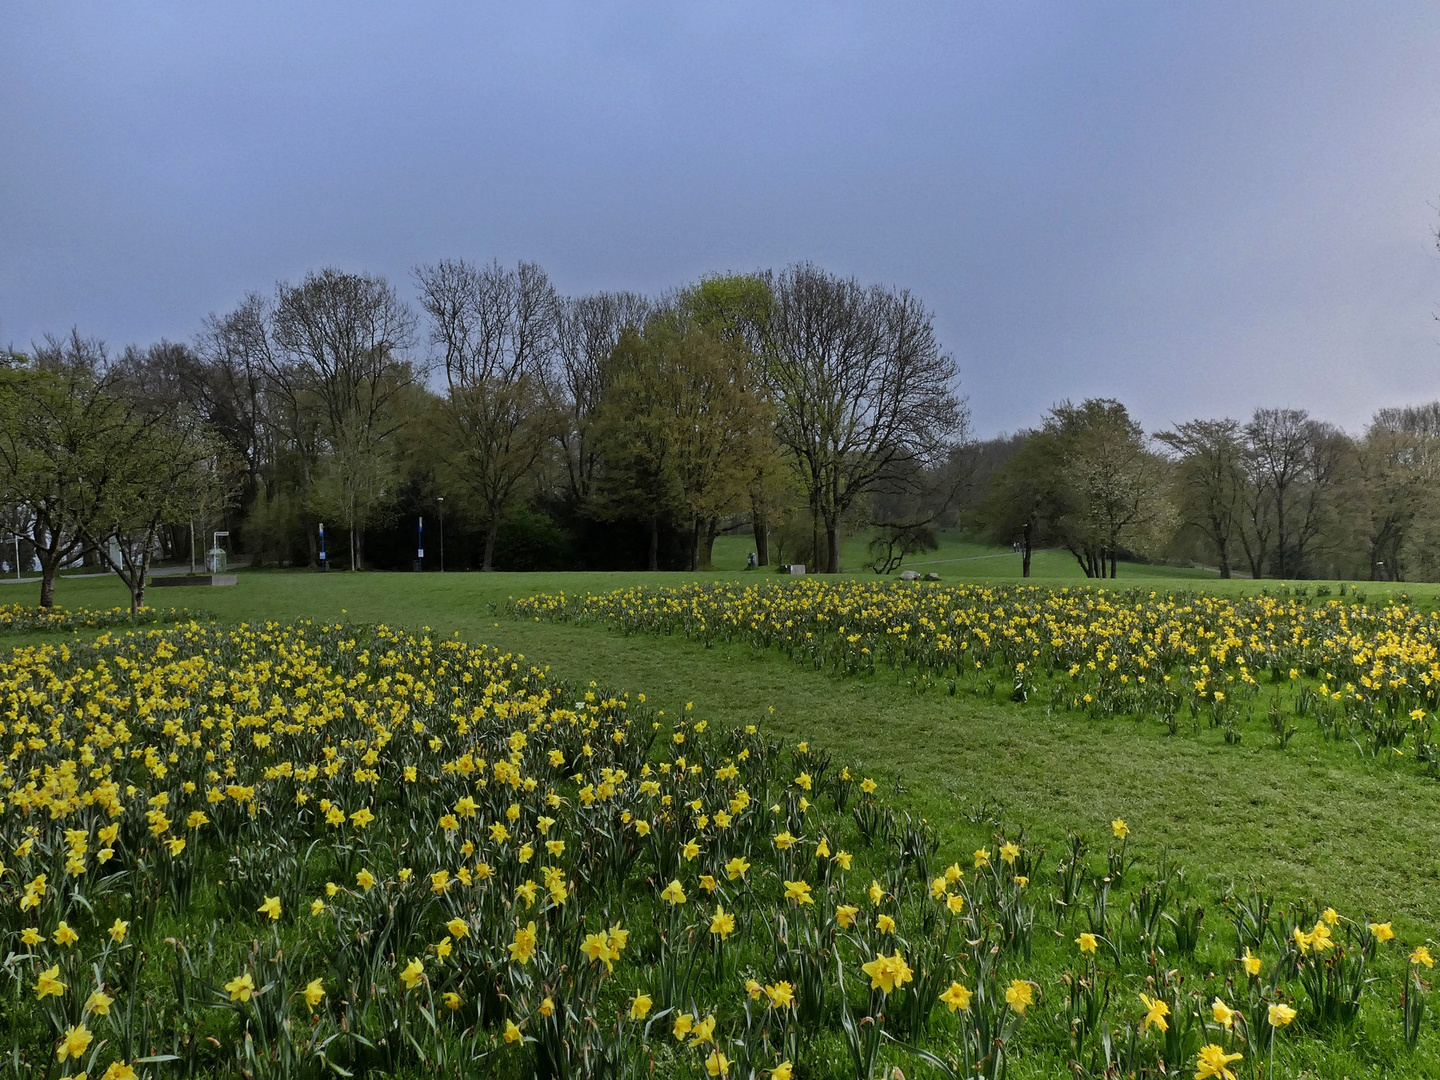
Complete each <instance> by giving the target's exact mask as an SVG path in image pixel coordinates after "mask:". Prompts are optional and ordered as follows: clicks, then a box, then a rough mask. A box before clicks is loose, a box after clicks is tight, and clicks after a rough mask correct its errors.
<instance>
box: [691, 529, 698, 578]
mask: <svg viewBox="0 0 1440 1080" xmlns="http://www.w3.org/2000/svg"><path fill="white" fill-rule="evenodd" d="M690 569H691V571H692V572H693V571H695V570H698V569H700V519H699V518H698V517H697V518H695V519H694V521H693V522H692V523H691V525H690Z"/></svg>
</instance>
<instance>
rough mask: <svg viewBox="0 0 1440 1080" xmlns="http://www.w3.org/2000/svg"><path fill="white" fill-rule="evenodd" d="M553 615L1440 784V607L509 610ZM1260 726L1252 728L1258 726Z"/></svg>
mask: <svg viewBox="0 0 1440 1080" xmlns="http://www.w3.org/2000/svg"><path fill="white" fill-rule="evenodd" d="M512 605H513V607H514V609H515V611H516V612H517V613H518V614H520V615H524V616H529V617H534V618H544V619H570V620H576V621H581V622H599V623H604V624H606V625H609V626H612V627H616V628H619V629H622V630H625V631H627V632H649V633H660V634H677V635H684V636H687V637H690V638H693V639H695V640H697V641H700V642H703V643H705V644H707V645H708V644H714V643H716V642H719V641H739V642H744V643H748V644H749V645H751V646H752V647H754V648H756V649H779V650H783V651H784V652H786V653H788V654H789V655H790V656H792V657H793V658H794V659H796V660H797V661H799V662H801V663H804V664H807V665H813V666H814V667H816V668H823V669H829V670H834V671H836V672H837V673H840V674H843V675H860V676H864V675H873V674H875V673H877V672H879V671H893V672H895V673H896V675H897V677H902V678H904V677H908V678H909V679H910V681H911V682H912V684H914V685H915V686H916V687H917V688H922V689H923V688H930V687H941V688H944V689H947V690H948V691H949V692H950V693H952V694H954V693H958V692H961V691H967V692H977V693H980V694H982V695H986V696H995V695H997V694H998V695H1000V696H1003V697H1006V698H1009V699H1013V700H1016V701H1024V700H1039V701H1041V702H1043V703H1045V704H1046V705H1048V706H1049V707H1050V708H1052V709H1055V710H1066V711H1074V712H1079V713H1083V714H1089V715H1092V716H1095V717H1100V718H1110V717H1115V716H1133V717H1139V718H1142V719H1145V720H1150V721H1153V722H1156V723H1159V724H1163V725H1165V726H1166V727H1167V728H1168V729H1169V730H1170V732H1171V733H1174V732H1176V731H1178V730H1179V729H1181V728H1182V727H1188V728H1193V727H1206V728H1209V727H1213V728H1218V729H1222V730H1223V732H1224V735H1225V739H1226V741H1227V742H1239V741H1241V739H1242V738H1249V739H1252V740H1253V739H1256V738H1261V739H1273V740H1274V741H1275V743H1276V744H1278V745H1279V746H1281V747H1283V746H1285V745H1286V744H1287V743H1288V742H1289V740H1290V739H1291V738H1292V737H1293V736H1294V735H1295V734H1297V733H1298V732H1299V731H1300V730H1302V726H1305V727H1308V728H1309V729H1310V730H1312V731H1315V732H1317V733H1318V734H1319V735H1320V736H1321V737H1323V738H1325V739H1331V740H1338V741H1339V742H1341V743H1343V744H1346V745H1349V744H1351V743H1353V744H1354V745H1355V746H1356V747H1358V748H1359V751H1360V753H1362V754H1364V755H1366V756H1368V757H1372V758H1373V757H1379V756H1382V755H1384V756H1395V757H1408V758H1409V759H1410V760H1412V761H1414V762H1416V763H1418V767H1419V768H1421V769H1423V770H1424V771H1425V772H1426V773H1428V774H1429V775H1432V776H1440V734H1437V732H1436V731H1435V716H1436V709H1437V694H1440V613H1437V612H1433V611H1432V612H1421V611H1417V610H1415V609H1413V608H1411V607H1410V606H1409V605H1408V604H1405V603H1391V604H1386V605H1383V606H1378V607H1372V606H1367V605H1365V604H1364V603H1360V602H1357V601H1356V600H1355V599H1354V598H1353V596H1352V598H1350V599H1348V600H1347V599H1340V598H1329V599H1324V600H1322V601H1320V602H1310V601H1309V600H1308V599H1307V598H1305V597H1301V596H1297V595H1295V594H1294V593H1289V592H1287V593H1282V595H1280V596H1266V595H1260V596H1244V597H1234V596H1232V597H1224V596H1215V595H1210V594H1205V593H1195V592H1181V593H1158V592H1154V591H1150V590H1143V591H1142V590H1130V591H1120V592H1116V591H1110V590H1105V589H1086V588H1073V589H1071V588H1062V589H1047V588H1035V587H1025V586H985V585H961V586H939V585H931V584H919V583H916V584H895V583H889V582H874V581H869V582H867V581H824V580H817V579H806V580H801V581H798V582H794V583H773V582H772V583H763V584H758V585H745V584H743V583H736V582H719V583H696V584H689V585H685V586H682V587H680V588H660V589H657V588H643V587H637V588H630V589H622V590H617V591H614V592H608V593H600V594H594V595H580V596H567V595H565V594H564V593H556V594H542V595H539V596H533V597H528V598H526V599H523V600H518V601H513V602H512ZM1256 724H1258V725H1259V730H1258V731H1256V730H1254V725H1256Z"/></svg>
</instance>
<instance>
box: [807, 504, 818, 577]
mask: <svg viewBox="0 0 1440 1080" xmlns="http://www.w3.org/2000/svg"><path fill="white" fill-rule="evenodd" d="M809 561H810V570H811V571H812V572H814V573H818V572H819V570H820V507H819V505H818V504H817V503H816V502H815V501H814V500H811V503H810V560H809Z"/></svg>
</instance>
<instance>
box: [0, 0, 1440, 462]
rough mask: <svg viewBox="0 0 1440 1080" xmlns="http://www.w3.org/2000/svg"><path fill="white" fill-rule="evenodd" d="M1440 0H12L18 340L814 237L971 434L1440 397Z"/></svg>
mask: <svg viewBox="0 0 1440 1080" xmlns="http://www.w3.org/2000/svg"><path fill="white" fill-rule="evenodd" d="M1437 55H1440V6H1437V5H1435V4H1433V3H1422V2H1418V0H1417V2H1413V3H1401V2H1398V0H1397V2H1392V3H1385V4H1355V3H1343V4H1330V3H1320V2H1317V0H1306V2H1303V3H1294V4H1285V3H1269V2H1266V3H1261V4H1257V3H1254V2H1253V0H1246V2H1242V3H1232V4H1222V3H1197V4H1183V3H1171V2H1166V3H1155V2H1154V0H1147V2H1144V3H1136V4H1122V3H1105V4H1098V3H1097V4H1085V3H1073V2H1068V0H1067V2H1057V3H1053V4H1044V5H1041V4H1022V3H1014V2H1009V0H1007V2H994V3H988V4H959V3H939V4H933V5H926V4H905V5H890V4H876V3H854V4H851V3H835V2H826V3H815V4H781V3H775V2H770V3H756V4H738V3H736V4H709V5H698V4H684V3H669V4H660V3H656V4H631V3H618V2H617V3H603V2H602V3H594V2H591V3H583V4H582V3H576V4H548V3H537V2H533V0H531V2H526V3H514V4H506V5H499V4H488V3H481V2H476V0H470V2H466V3H456V4H442V3H425V2H422V0H415V2H413V3H408V4H395V3H390V4H373V5H371V4H362V3H356V2H346V3H334V4H324V3H309V2H301V3H296V2H294V0H291V2H289V3H283V4H281V3H276V4H267V3H260V2H257V0H247V2H244V3H226V4H207V3H198V2H195V0H187V2H184V3H164V2H159V0H148V2H146V3H143V4H129V5H127V4H121V3H106V4H86V3H52V4H45V3H38V2H37V3H24V4H21V3H17V2H13V0H0V342H9V343H13V344H15V345H16V346H21V347H23V346H25V345H27V344H28V343H29V342H30V341H31V340H33V339H36V338H39V337H40V336H41V335H43V334H44V333H46V332H47V331H50V332H62V333H63V332H65V331H67V330H68V329H69V327H70V326H72V325H75V326H78V327H79V329H80V330H81V332H82V333H84V334H87V335H89V334H93V335H98V336H100V337H103V338H104V339H106V340H107V341H109V342H111V343H112V344H116V345H118V344H122V343H125V342H132V341H133V342H138V343H142V344H143V343H149V342H152V341H154V340H157V339H159V338H161V337H168V338H171V339H188V338H190V337H191V336H192V335H193V334H194V332H195V331H196V329H197V328H198V325H199V321H200V319H201V317H202V316H204V315H205V314H206V313H207V312H210V311H223V310H226V309H228V308H230V307H232V306H233V305H234V304H235V303H236V302H237V301H238V300H239V299H240V297H241V296H242V295H243V294H244V293H245V292H246V291H248V290H251V289H262V290H268V289H270V288H272V287H273V285H274V283H275V282H276V281H277V280H282V279H283V280H293V279H297V278H299V277H300V276H302V275H303V274H304V273H305V272H306V271H307V270H308V269H313V268H319V267H322V266H326V265H334V266H338V267H341V268H344V269H351V270H365V271H371V272H378V273H382V274H385V275H387V276H389V277H390V278H391V279H392V280H394V281H395V282H396V283H397V285H399V286H400V287H401V289H402V291H403V292H404V293H405V294H406V295H413V287H412V284H411V281H410V276H409V273H410V269H411V268H412V267H414V266H415V265H416V264H418V263H421V262H427V261H431V260H435V259H438V258H442V257H446V256H460V257H465V258H469V259H473V260H476V261H487V260H489V259H491V258H498V259H500V260H501V261H502V262H508V263H513V262H514V261H515V260H517V259H522V258H523V259H532V260H535V261H537V262H539V263H540V264H541V265H543V266H544V267H545V268H546V270H548V271H549V273H550V275H551V277H552V278H553V279H554V281H555V282H556V284H557V286H558V287H559V288H560V289H561V290H562V291H565V292H569V293H582V292H589V291H593V290H599V289H620V288H625V289H637V290H641V291H647V292H653V291H660V290H663V289H665V288H667V287H670V286H674V285H677V284H681V283H684V282H686V281H690V280H693V279H695V278H696V277H698V276H700V275H702V274H705V273H707V272H715V271H723V270H748V269H755V268H760V267H777V268H778V267H781V266H783V265H785V264H786V263H789V262H793V261H795V260H799V259H811V260H814V261H815V262H817V263H819V264H820V265H822V266H824V267H826V268H828V269H830V270H832V271H835V272H838V273H841V274H845V275H854V276H856V277H858V278H859V279H861V280H862V281H867V282H869V281H879V282H884V283H887V284H894V285H902V286H905V287H908V288H909V289H911V290H912V291H914V292H915V293H916V294H918V295H919V296H920V297H921V298H923V299H924V301H925V302H926V303H927V304H928V305H929V306H930V307H931V308H932V309H933V310H934V312H935V318H936V325H937V328H938V330H939V333H940V337H941V340H942V341H943V342H944V344H945V346H946V347H947V348H948V349H949V350H951V351H952V352H953V353H954V354H955V356H956V358H957V360H958V361H959V364H960V369H961V377H962V382H963V389H964V391H965V392H966V393H967V394H968V395H969V398H970V404H971V408H972V410H973V413H974V419H975V429H976V431H977V433H978V434H980V435H990V434H994V433H996V432H998V431H1002V430H1013V429H1015V428H1018V427H1023V426H1026V425H1030V424H1033V423H1035V422H1036V421H1037V419H1038V418H1039V417H1040V415H1041V414H1042V413H1043V412H1044V410H1045V409H1046V408H1047V407H1048V406H1049V405H1050V404H1051V403H1052V402H1054V401H1057V400H1059V399H1062V398H1067V397H1068V398H1073V399H1078V398H1081V397H1085V396H1091V395H1102V396H1111V397H1118V398H1120V399H1121V400H1123V401H1125V402H1126V403H1127V404H1128V405H1130V407H1131V408H1132V410H1133V411H1134V412H1135V414H1136V415H1137V417H1138V418H1139V419H1141V420H1142V422H1144V423H1145V424H1146V425H1147V426H1149V427H1150V428H1152V429H1154V428H1159V427H1163V426H1165V425H1167V424H1169V423H1172V422H1175V421H1178V420H1183V419H1186V418H1189V417H1193V416H1201V415H1204V416H1209V415H1225V414H1229V415H1237V416H1238V415H1243V414H1246V413H1248V412H1249V411H1250V410H1251V409H1253V408H1254V407H1256V406H1257V405H1293V406H1299V407H1304V408H1308V409H1310V410H1311V411H1312V412H1315V413H1316V414H1319V415H1321V416H1324V417H1326V418H1328V419H1332V420H1335V421H1337V422H1339V423H1341V424H1344V425H1346V426H1347V427H1349V428H1351V429H1358V428H1359V427H1361V426H1363V424H1364V423H1365V421H1366V419H1367V418H1368V417H1369V415H1370V414H1371V412H1373V411H1374V409H1376V408H1377V407H1380V406H1382V405H1388V404H1398V403H1404V402H1411V401H1420V400H1428V399H1431V398H1435V397H1440V322H1437V321H1436V318H1435V316H1436V313H1437V311H1440V308H1437V303H1440V254H1437V252H1436V249H1435V242H1434V236H1433V233H1434V230H1435V227H1436V225H1437V223H1440V215H1437V210H1436V206H1437V204H1440V63H1437V62H1436V56H1437Z"/></svg>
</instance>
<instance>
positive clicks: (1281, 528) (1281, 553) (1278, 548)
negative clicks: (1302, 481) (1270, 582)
mask: <svg viewBox="0 0 1440 1080" xmlns="http://www.w3.org/2000/svg"><path fill="white" fill-rule="evenodd" d="M1275 562H1276V567H1275V576H1276V577H1278V578H1279V579H1280V580H1281V581H1284V580H1285V493H1284V492H1283V491H1277V492H1276V494H1275Z"/></svg>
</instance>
